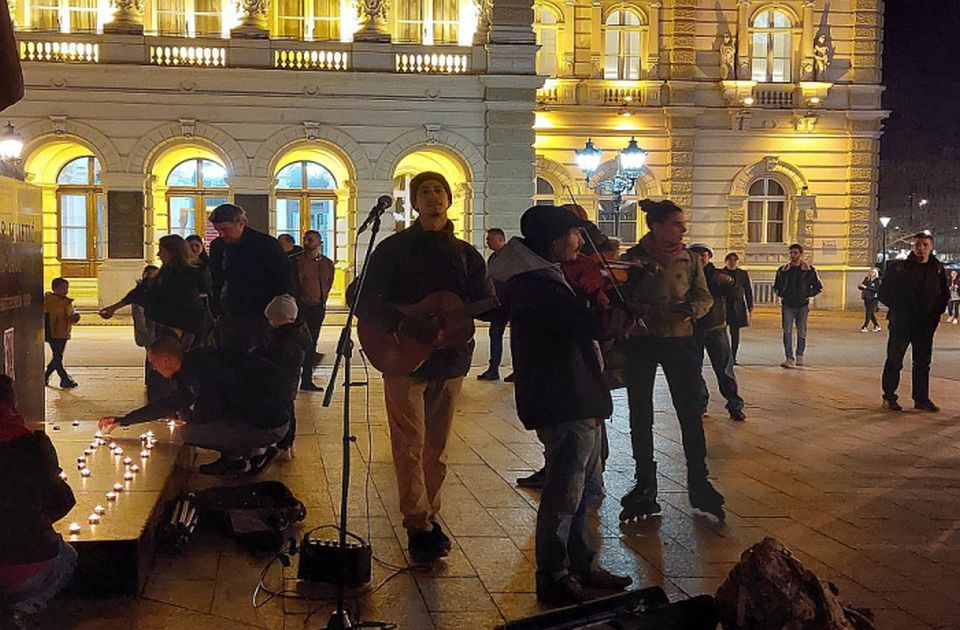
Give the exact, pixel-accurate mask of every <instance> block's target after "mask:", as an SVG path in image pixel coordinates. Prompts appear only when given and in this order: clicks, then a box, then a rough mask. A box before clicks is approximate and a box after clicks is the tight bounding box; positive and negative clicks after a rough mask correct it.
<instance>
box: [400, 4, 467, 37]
mask: <svg viewBox="0 0 960 630" xmlns="http://www.w3.org/2000/svg"><path fill="white" fill-rule="evenodd" d="M395 6H396V12H397V33H396V37H395V38H394V40H395V41H397V42H404V43H415V44H456V43H457V42H458V41H459V31H460V15H459V10H458V1H457V0H400V2H398V3H397V4H396V5H395Z"/></svg>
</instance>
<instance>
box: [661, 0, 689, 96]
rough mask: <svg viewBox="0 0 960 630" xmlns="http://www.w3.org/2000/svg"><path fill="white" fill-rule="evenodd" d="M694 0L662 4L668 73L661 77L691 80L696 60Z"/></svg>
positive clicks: (672, 1) (680, 0)
mask: <svg viewBox="0 0 960 630" xmlns="http://www.w3.org/2000/svg"><path fill="white" fill-rule="evenodd" d="M696 11H697V2H696V0H667V2H666V3H665V4H664V14H665V16H664V17H665V20H664V33H663V34H664V49H665V53H666V60H667V63H668V64H669V71H668V72H667V73H666V75H664V74H663V73H661V76H662V77H664V76H665V78H671V79H692V78H694V75H695V70H696V67H697V58H696V32H697V21H696Z"/></svg>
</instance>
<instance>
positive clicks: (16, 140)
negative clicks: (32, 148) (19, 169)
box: [0, 122, 23, 163]
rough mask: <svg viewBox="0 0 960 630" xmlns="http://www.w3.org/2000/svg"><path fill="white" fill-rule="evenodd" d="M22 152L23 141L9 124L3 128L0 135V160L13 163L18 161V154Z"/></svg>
mask: <svg viewBox="0 0 960 630" xmlns="http://www.w3.org/2000/svg"><path fill="white" fill-rule="evenodd" d="M21 151H23V139H22V138H21V137H20V134H18V133H17V132H16V131H15V130H14V129H13V125H11V124H10V123H9V122H7V124H6V125H5V126H4V127H3V133H2V134H0V160H8V161H10V162H13V163H17V162H19V161H20V152H21Z"/></svg>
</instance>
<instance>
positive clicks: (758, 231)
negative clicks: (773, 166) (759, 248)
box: [747, 178, 787, 243]
mask: <svg viewBox="0 0 960 630" xmlns="http://www.w3.org/2000/svg"><path fill="white" fill-rule="evenodd" d="M747 194H748V197H747V242H749V243H783V242H784V239H785V236H784V231H783V226H784V217H785V216H786V211H787V193H786V191H785V190H784V189H783V186H782V185H781V184H780V182H778V181H776V180H774V179H768V178H763V179H758V180H757V181H755V182H753V183H752V184H751V185H750V188H749V190H748V191H747Z"/></svg>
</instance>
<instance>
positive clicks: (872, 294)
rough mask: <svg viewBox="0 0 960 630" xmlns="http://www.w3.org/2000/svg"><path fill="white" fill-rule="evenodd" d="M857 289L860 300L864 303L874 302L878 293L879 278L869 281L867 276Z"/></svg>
mask: <svg viewBox="0 0 960 630" xmlns="http://www.w3.org/2000/svg"><path fill="white" fill-rule="evenodd" d="M858 288H859V289H860V299H862V300H864V301H866V300H876V299H877V295H878V294H879V293H880V278H874V279H873V280H871V279H870V277H869V276H868V277H866V278H864V279H863V282H861V283H860V286H859V287H858Z"/></svg>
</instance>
